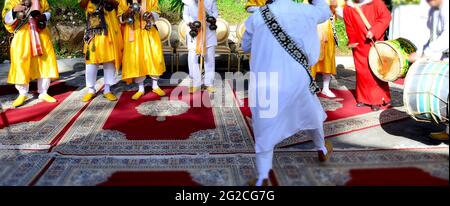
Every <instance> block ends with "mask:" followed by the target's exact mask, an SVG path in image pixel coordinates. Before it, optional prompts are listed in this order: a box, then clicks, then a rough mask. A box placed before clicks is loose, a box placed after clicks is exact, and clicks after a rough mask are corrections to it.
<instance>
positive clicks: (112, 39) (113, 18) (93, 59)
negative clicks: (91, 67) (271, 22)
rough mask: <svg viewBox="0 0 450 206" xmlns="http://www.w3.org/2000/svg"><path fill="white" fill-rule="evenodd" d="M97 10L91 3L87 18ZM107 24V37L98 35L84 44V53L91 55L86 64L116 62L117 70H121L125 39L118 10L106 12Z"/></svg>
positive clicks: (87, 10)
mask: <svg viewBox="0 0 450 206" xmlns="http://www.w3.org/2000/svg"><path fill="white" fill-rule="evenodd" d="M96 9H97V7H96V6H95V4H93V3H92V2H91V1H89V3H88V6H87V8H86V16H87V14H89V13H92V12H94V11H95V10H96ZM105 22H106V26H107V29H108V33H107V35H102V34H96V35H95V37H94V38H93V39H92V40H91V41H90V42H89V44H86V43H85V44H84V53H85V54H86V55H89V58H88V59H86V64H103V63H108V62H114V64H115V66H116V69H119V68H120V66H121V63H122V50H123V38H122V31H121V28H120V22H119V19H118V17H117V10H113V11H110V12H109V11H106V10H105Z"/></svg>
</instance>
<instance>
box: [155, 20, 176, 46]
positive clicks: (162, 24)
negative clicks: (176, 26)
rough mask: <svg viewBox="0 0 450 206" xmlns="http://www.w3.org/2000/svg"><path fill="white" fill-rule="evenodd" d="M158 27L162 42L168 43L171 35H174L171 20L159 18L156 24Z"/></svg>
mask: <svg viewBox="0 0 450 206" xmlns="http://www.w3.org/2000/svg"><path fill="white" fill-rule="evenodd" d="M155 24H156V27H157V28H158V32H159V36H160V37H161V42H166V41H168V40H169V39H170V34H171V33H172V25H171V24H170V22H169V20H167V19H164V18H159V19H158V21H156V22H155Z"/></svg>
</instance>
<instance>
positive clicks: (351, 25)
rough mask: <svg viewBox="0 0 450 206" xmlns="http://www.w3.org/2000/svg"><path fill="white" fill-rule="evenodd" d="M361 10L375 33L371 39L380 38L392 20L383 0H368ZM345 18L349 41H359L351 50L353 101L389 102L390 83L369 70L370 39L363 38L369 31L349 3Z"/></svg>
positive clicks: (375, 103) (369, 102) (374, 103)
mask: <svg viewBox="0 0 450 206" xmlns="http://www.w3.org/2000/svg"><path fill="white" fill-rule="evenodd" d="M349 1H351V0H349ZM366 1H370V0H366ZM353 4H354V3H353ZM361 10H362V11H363V13H364V15H365V16H366V18H367V19H368V21H369V22H370V24H371V25H372V28H371V32H372V33H373V34H374V36H375V37H374V39H376V41H383V40H384V33H385V31H386V29H387V28H388V26H389V22H390V21H391V13H390V12H389V10H388V9H387V7H386V5H385V4H384V3H383V2H382V0H371V2H368V3H366V4H363V5H362V6H361ZM344 21H345V26H346V30H347V35H348V39H349V44H352V43H359V45H358V46H357V47H356V48H355V49H353V59H354V61H355V67H356V100H357V101H358V102H360V103H364V104H368V105H382V104H384V103H389V102H390V101H391V95H390V92H389V84H388V83H386V82H383V81H381V80H379V79H378V78H377V77H376V76H375V75H374V74H373V73H372V71H371V70H370V67H369V60H368V56H369V51H370V47H371V45H372V42H371V41H370V40H368V39H367V38H366V34H367V32H368V31H367V29H366V27H365V25H364V23H363V21H362V19H361V17H360V15H359V14H358V12H357V11H356V9H355V8H354V6H353V5H351V3H349V4H348V5H346V6H345V7H344Z"/></svg>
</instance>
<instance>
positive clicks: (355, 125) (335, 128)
mask: <svg viewBox="0 0 450 206" xmlns="http://www.w3.org/2000/svg"><path fill="white" fill-rule="evenodd" d="M333 92H334V93H335V94H336V96H337V97H336V98H327V97H325V96H323V95H321V94H320V95H319V99H320V101H321V103H322V106H323V108H324V109H325V111H326V113H327V115H328V119H327V120H326V122H325V124H324V130H325V136H326V137H332V136H337V135H341V134H346V133H350V132H354V131H359V130H362V129H367V128H370V127H375V126H379V125H382V124H387V123H391V122H394V121H398V120H402V119H405V118H408V117H409V116H408V115H407V114H406V113H405V112H404V111H403V108H402V107H384V108H383V110H381V111H377V112H373V111H372V110H371V109H370V108H369V107H361V108H360V107H356V100H355V97H354V90H342V89H333ZM393 95H398V94H396V93H393ZM236 96H237V98H238V99H240V103H241V104H240V105H241V107H240V109H241V111H242V113H243V115H244V116H245V118H246V122H247V123H248V125H249V127H250V128H251V124H252V119H251V110H250V108H249V107H248V98H246V97H245V94H242V93H241V94H237V95H236ZM394 98H395V100H396V101H401V100H402V99H401V97H398V96H396V97H394ZM398 99H400V100H398ZM310 140H311V138H309V137H308V136H306V135H305V134H304V132H300V133H298V134H296V135H294V136H293V137H291V138H288V139H286V140H285V141H283V142H282V143H280V144H279V145H278V147H286V146H290V145H294V144H299V143H303V142H307V141H310Z"/></svg>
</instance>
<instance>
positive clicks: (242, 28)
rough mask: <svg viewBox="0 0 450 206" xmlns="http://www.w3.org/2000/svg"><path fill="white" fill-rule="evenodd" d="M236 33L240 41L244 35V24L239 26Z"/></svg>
mask: <svg viewBox="0 0 450 206" xmlns="http://www.w3.org/2000/svg"><path fill="white" fill-rule="evenodd" d="M236 31H237V32H236V36H237V38H238V39H242V37H243V36H244V33H245V24H244V23H242V24H239V25H238V27H237V29H236Z"/></svg>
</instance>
